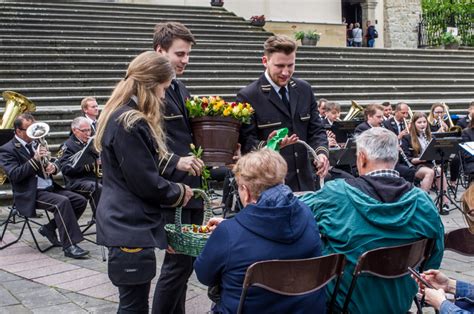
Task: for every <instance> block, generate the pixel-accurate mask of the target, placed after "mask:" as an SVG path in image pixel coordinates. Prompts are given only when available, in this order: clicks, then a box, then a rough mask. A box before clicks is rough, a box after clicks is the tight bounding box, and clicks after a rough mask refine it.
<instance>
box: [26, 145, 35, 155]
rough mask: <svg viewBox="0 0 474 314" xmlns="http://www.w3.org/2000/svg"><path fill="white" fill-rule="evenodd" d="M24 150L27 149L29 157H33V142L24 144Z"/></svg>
mask: <svg viewBox="0 0 474 314" xmlns="http://www.w3.org/2000/svg"><path fill="white" fill-rule="evenodd" d="M25 147H26V149H28V152H29V153H30V157H33V156H34V155H35V151H34V149H33V142H30V143H28V144H26V146H25Z"/></svg>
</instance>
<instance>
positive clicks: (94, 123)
mask: <svg viewBox="0 0 474 314" xmlns="http://www.w3.org/2000/svg"><path fill="white" fill-rule="evenodd" d="M96 126H97V120H96V121H94V122H92V130H94V132H95V130H96Z"/></svg>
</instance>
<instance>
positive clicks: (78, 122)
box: [71, 117, 91, 129]
mask: <svg viewBox="0 0 474 314" xmlns="http://www.w3.org/2000/svg"><path fill="white" fill-rule="evenodd" d="M83 123H87V125H89V126H90V125H91V123H90V122H89V120H87V118H86V117H77V118H74V120H72V123H71V129H80V125H81V124H83Z"/></svg>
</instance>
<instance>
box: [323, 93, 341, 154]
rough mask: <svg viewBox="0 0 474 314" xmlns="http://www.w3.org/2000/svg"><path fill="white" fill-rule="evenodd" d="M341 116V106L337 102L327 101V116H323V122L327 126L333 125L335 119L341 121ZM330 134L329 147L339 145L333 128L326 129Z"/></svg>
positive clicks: (328, 134)
mask: <svg viewBox="0 0 474 314" xmlns="http://www.w3.org/2000/svg"><path fill="white" fill-rule="evenodd" d="M340 116H341V106H339V105H338V104H337V103H335V102H328V103H326V117H324V118H323V120H322V122H323V124H324V126H325V127H330V126H332V125H333V123H334V121H339V120H340ZM326 134H327V136H328V144H329V147H339V144H338V143H337V141H336V136H335V135H334V133H333V132H332V131H331V130H326Z"/></svg>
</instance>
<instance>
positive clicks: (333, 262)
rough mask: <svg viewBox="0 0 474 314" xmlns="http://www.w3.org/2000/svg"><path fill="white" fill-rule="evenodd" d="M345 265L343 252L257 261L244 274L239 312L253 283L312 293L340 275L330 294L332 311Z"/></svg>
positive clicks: (294, 293)
mask: <svg viewBox="0 0 474 314" xmlns="http://www.w3.org/2000/svg"><path fill="white" fill-rule="evenodd" d="M344 265H345V256H344V255H342V254H332V255H328V256H321V257H314V258H307V259H294V260H269V261H262V262H257V263H254V264H252V265H250V266H249V268H248V269H247V272H246V274H245V279H244V283H243V289H242V294H241V296H240V302H239V308H238V310H237V313H242V311H243V308H244V303H245V298H246V296H247V291H248V289H249V288H250V287H252V286H256V287H260V288H263V289H265V290H268V291H271V292H274V293H277V294H281V295H286V296H300V295H305V294H308V293H312V292H314V291H316V290H318V289H320V288H322V287H324V286H325V285H326V284H327V283H328V282H329V281H331V280H332V279H334V278H337V280H336V285H335V287H334V291H333V294H332V297H331V303H330V308H329V311H331V310H332V308H333V307H334V302H335V300H336V295H337V291H338V288H339V280H340V277H341V276H342V274H343V270H344Z"/></svg>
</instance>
